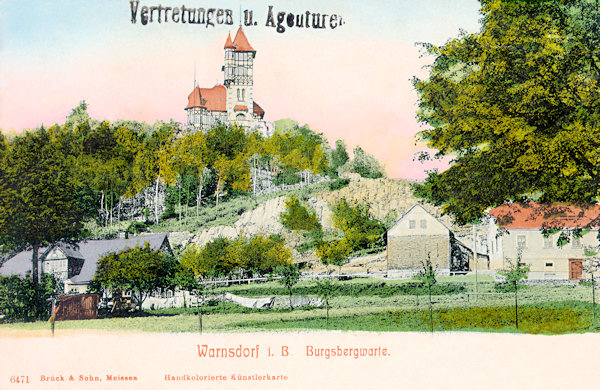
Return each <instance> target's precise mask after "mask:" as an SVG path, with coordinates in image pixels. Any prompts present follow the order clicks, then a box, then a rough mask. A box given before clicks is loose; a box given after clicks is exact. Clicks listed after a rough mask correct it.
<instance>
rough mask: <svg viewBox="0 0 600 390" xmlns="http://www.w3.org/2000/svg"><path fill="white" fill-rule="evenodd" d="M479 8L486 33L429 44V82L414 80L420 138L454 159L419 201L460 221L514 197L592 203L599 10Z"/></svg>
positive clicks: (599, 139) (598, 146) (496, 3)
mask: <svg viewBox="0 0 600 390" xmlns="http://www.w3.org/2000/svg"><path fill="white" fill-rule="evenodd" d="M481 4H482V7H481V13H482V15H483V17H482V18H481V19H480V20H481V23H482V27H481V30H480V32H478V33H474V34H466V33H463V34H461V35H460V36H459V37H457V38H455V39H453V40H451V41H449V42H448V43H446V44H445V45H443V46H441V47H435V46H433V45H428V46H427V50H428V52H429V53H430V54H433V55H435V56H436V59H435V61H434V63H433V66H432V67H431V70H430V74H429V78H428V79H426V80H419V79H415V81H414V85H415V88H416V90H417V92H418V93H419V96H420V103H419V106H420V108H419V112H418V118H419V120H420V121H421V122H423V123H426V124H428V125H429V126H430V128H429V129H427V130H425V131H423V132H422V133H421V135H422V137H423V139H425V140H426V141H427V142H428V146H429V147H430V148H432V149H436V150H437V154H436V157H443V156H451V157H452V158H453V160H452V163H451V166H450V168H449V169H447V170H445V171H443V172H441V173H439V172H431V173H430V174H429V176H428V178H427V180H426V182H425V183H423V184H421V185H417V186H416V193H417V195H419V196H421V197H424V198H426V199H428V200H429V201H431V202H433V203H435V204H438V205H442V206H443V210H444V211H445V212H446V213H449V214H452V215H454V216H455V217H456V220H457V221H458V222H459V223H467V222H470V221H473V220H476V219H479V218H480V217H481V216H482V215H483V212H484V210H486V209H487V208H488V207H491V206H495V205H498V204H501V203H503V202H505V201H509V200H515V201H517V200H518V201H521V200H536V201H539V202H552V201H564V202H586V203H592V202H595V201H596V199H597V196H598V195H599V194H600V192H599V190H600V126H599V125H598V117H599V116H600V104H599V102H600V88H599V85H598V82H599V80H600V68H599V64H600V60H599V56H598V50H597V48H598V43H599V38H598V34H597V33H595V32H597V31H598V27H599V26H600V22H599V21H600V18H599V16H600V11H599V10H598V8H597V7H596V6H595V4H593V3H592V4H590V2H586V1H583V2H581V1H578V2H575V1H536V2H525V1H501V0H481ZM592 31H594V32H592ZM482 183H485V185H482Z"/></svg>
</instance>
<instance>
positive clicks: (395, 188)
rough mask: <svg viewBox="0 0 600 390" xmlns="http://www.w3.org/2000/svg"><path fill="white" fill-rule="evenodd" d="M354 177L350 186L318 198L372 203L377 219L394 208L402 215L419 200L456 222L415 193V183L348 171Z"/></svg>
mask: <svg viewBox="0 0 600 390" xmlns="http://www.w3.org/2000/svg"><path fill="white" fill-rule="evenodd" d="M346 175H348V176H349V177H348V178H349V179H350V180H351V181H350V183H349V184H348V186H346V187H344V188H342V189H340V190H336V191H331V192H321V193H319V194H318V198H320V199H322V200H324V201H326V202H327V203H328V204H330V205H334V204H335V203H336V202H338V201H339V200H340V199H342V198H344V199H346V200H347V201H348V202H350V203H351V204H368V205H369V207H370V211H371V215H372V216H373V217H375V218H377V219H384V218H385V217H386V216H388V214H389V213H390V212H391V211H395V212H396V216H397V217H400V216H401V215H402V214H403V213H405V212H406V211H408V210H409V209H410V208H411V207H412V206H414V205H415V204H416V203H421V204H422V205H423V207H424V208H425V209H426V210H427V211H429V212H430V213H432V214H433V215H434V216H436V217H438V218H440V219H441V220H442V221H443V222H444V223H446V224H447V225H451V224H452V220H451V218H450V217H448V216H442V215H441V214H442V213H441V210H440V209H439V208H438V207H435V206H432V205H429V204H426V203H423V200H422V199H419V198H417V197H415V196H414V195H413V193H412V189H411V183H410V182H409V181H407V180H403V179H388V178H381V179H367V178H364V177H360V175H358V174H346Z"/></svg>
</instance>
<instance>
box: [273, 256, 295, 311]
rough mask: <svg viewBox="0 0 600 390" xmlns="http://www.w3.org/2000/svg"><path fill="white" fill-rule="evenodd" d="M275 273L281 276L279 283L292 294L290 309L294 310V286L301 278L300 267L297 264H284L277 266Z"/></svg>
mask: <svg viewBox="0 0 600 390" xmlns="http://www.w3.org/2000/svg"><path fill="white" fill-rule="evenodd" d="M275 273H276V274H278V275H280V276H281V278H280V279H279V283H281V285H283V286H284V287H285V288H287V289H288V292H289V294H290V310H294V302H293V301H292V294H293V288H294V286H295V285H296V283H298V281H299V280H300V268H299V267H298V265H297V264H288V265H282V266H279V267H277V268H275Z"/></svg>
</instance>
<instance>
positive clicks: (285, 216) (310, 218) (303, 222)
mask: <svg viewBox="0 0 600 390" xmlns="http://www.w3.org/2000/svg"><path fill="white" fill-rule="evenodd" d="M281 222H282V224H283V226H285V227H286V228H288V229H290V230H307V231H310V230H313V229H320V228H321V224H320V223H319V220H318V219H317V215H316V214H315V213H314V212H313V213H309V211H308V209H307V208H306V207H305V206H304V205H302V204H301V203H300V200H298V198H296V195H291V196H290V198H289V199H286V200H285V211H284V212H282V213H281Z"/></svg>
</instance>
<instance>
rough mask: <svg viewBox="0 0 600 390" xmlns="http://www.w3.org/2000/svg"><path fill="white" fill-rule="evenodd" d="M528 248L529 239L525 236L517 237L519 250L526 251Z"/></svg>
mask: <svg viewBox="0 0 600 390" xmlns="http://www.w3.org/2000/svg"><path fill="white" fill-rule="evenodd" d="M526 247H527V238H526V237H525V236H517V248H518V249H525V248H526Z"/></svg>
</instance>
